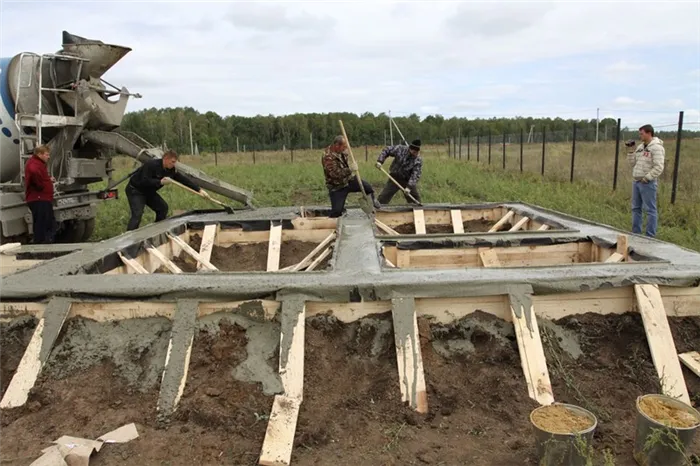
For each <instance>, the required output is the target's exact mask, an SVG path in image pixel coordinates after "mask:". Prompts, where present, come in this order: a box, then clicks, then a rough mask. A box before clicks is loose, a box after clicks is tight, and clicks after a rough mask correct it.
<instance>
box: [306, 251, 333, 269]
mask: <svg viewBox="0 0 700 466" xmlns="http://www.w3.org/2000/svg"><path fill="white" fill-rule="evenodd" d="M332 249H333V246H328V247H326V249H325V250H324V251H323V252H322V253H321V254H320V255H319V256H318V257H317V258H316V260H314V261H313V262H312V263H311V265H309V266H308V267H307V269H306V271H307V272H311V271H312V270H314V269H315V268H316V267H318V265H319V264H320V263H321V262H323V261H324V260H326V257H328V256H330V255H331V252H332Z"/></svg>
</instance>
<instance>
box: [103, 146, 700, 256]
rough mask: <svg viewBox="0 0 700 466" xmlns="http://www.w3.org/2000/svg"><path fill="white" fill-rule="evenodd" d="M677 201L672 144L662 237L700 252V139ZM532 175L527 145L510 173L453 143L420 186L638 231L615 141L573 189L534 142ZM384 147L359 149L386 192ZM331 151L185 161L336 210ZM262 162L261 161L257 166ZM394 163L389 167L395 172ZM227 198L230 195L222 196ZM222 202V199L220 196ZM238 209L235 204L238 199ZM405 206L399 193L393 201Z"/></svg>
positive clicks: (551, 154) (147, 218) (182, 204)
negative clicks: (378, 165)
mask: <svg viewBox="0 0 700 466" xmlns="http://www.w3.org/2000/svg"><path fill="white" fill-rule="evenodd" d="M682 146H683V152H682V154H681V163H682V165H681V166H682V169H681V170H680V175H681V176H680V177H679V187H678V195H677V201H676V204H675V205H671V204H670V198H671V175H672V171H673V154H674V151H675V149H674V148H673V145H672V143H671V144H668V143H667V144H666V155H667V156H666V161H667V162H666V168H665V171H664V174H663V176H662V180H661V183H660V187H659V202H658V207H659V231H658V236H657V237H658V238H659V239H662V240H665V241H670V242H673V243H676V244H679V245H681V246H684V247H687V248H690V249H694V250H696V251H700V181H698V180H699V179H700V141H697V140H690V141H684V142H683V145H682ZM523 149H524V150H523V168H524V173H520V172H519V157H520V146H519V145H512V146H508V147H507V148H506V167H507V169H506V171H505V172H504V170H503V169H502V147H501V146H498V145H494V146H492V149H491V165H490V166H489V165H488V148H487V147H486V145H485V144H482V147H481V148H480V162H479V163H477V162H476V161H475V160H474V159H475V157H476V147H475V146H474V145H472V146H471V147H470V155H471V158H472V160H471V161H469V162H467V161H466V160H465V159H466V154H467V149H466V145H465V146H463V147H462V160H461V161H460V160H453V159H450V158H448V156H447V147H446V146H441V147H438V146H434V147H426V148H424V150H423V156H424V158H425V166H424V173H423V178H422V180H421V182H420V184H419V189H420V190H421V194H422V196H423V202H426V203H437V202H451V203H468V202H484V201H487V202H491V201H495V202H501V201H522V202H527V203H531V204H535V205H539V206H542V207H545V208H550V209H554V210H558V211H561V212H565V213H569V214H572V215H576V216H580V217H583V218H586V219H590V220H593V221H596V222H600V223H604V224H608V225H611V226H614V227H617V228H621V229H624V230H629V229H630V228H631V212H630V192H631V174H630V169H629V168H628V166H627V162H626V159H625V149H624V148H621V151H620V162H619V177H618V189H617V190H616V191H613V190H612V176H613V165H614V164H613V160H614V153H615V150H614V143H600V144H599V145H597V146H596V145H595V144H594V143H579V144H577V151H576V168H575V170H576V171H575V182H574V183H570V182H569V181H568V180H569V174H570V160H571V159H570V157H571V145H570V144H565V143H562V144H558V143H551V144H548V145H547V156H546V157H547V158H546V164H545V177H544V178H543V177H542V176H540V175H539V172H540V167H541V165H540V163H541V156H542V155H541V154H542V146H541V145H525V146H524V148H523ZM379 150H380V148H378V147H369V148H368V149H367V159H368V160H369V161H368V162H365V147H357V148H355V149H354V153H355V157H356V158H357V159H358V162H359V166H360V172H361V174H362V176H363V178H365V179H367V180H368V181H369V182H370V183H371V184H372V185H373V186H374V188H375V190H376V191H379V190H381V188H382V186H383V185H384V183H385V181H386V178H385V177H384V175H383V174H382V173H381V172H379V171H378V170H376V169H375V168H374V166H373V162H372V161H373V160H375V159H376V156H377V154H378V153H379ZM320 156H321V151H319V150H314V151H309V150H306V151H295V152H294V155H293V157H294V162H293V163H292V162H291V157H292V154H291V152H289V151H287V152H257V153H255V154H253V153H252V152H247V153H239V154H235V153H234V154H218V156H217V157H216V159H217V164H216V165H215V157H214V155H211V154H204V155H201V156H198V157H192V156H183V157H182V159H181V160H182V161H183V162H185V163H187V164H190V165H193V166H196V167H198V168H200V169H203V170H205V171H206V172H207V173H208V174H210V175H212V176H215V177H218V178H221V179H223V180H225V181H227V182H229V183H232V184H234V185H236V186H239V187H241V188H244V189H247V190H249V191H252V192H253V194H254V198H255V202H256V205H257V206H261V207H263V206H285V205H297V206H298V205H309V204H321V205H327V204H328V197H327V191H326V189H325V186H324V181H323V172H322V169H321V166H320ZM253 157H255V164H253ZM389 163H390V160H389V161H387V163H386V164H385V166H386V167H387V168H388V164H389ZM132 166H133V160H132V159H129V158H120V159H118V160H117V161H115V167H116V168H117V172H116V174H115V178H118V177H120V176H123V175H124V174H126V173H128V170H129V169H130V168H131V167H132ZM125 184H126V183H124V184H122V185H121V186H120V187H119V188H120V197H121V199H119V200H117V201H112V202H107V203H104V204H103V205H101V206H100V208H99V212H98V219H97V230H96V232H95V236H94V237H93V240H100V239H105V238H109V237H112V236H114V235H118V234H121V233H123V232H124V230H125V228H126V223H127V221H128V218H129V207H128V203H127V201H126V196H125V195H124V192H123V189H124V186H125ZM161 193H162V195H163V197H164V198H165V200H166V201H167V202H168V204H169V205H170V209H171V212H172V211H174V210H191V209H197V208H217V207H216V205H214V204H211V203H207V202H206V201H204V200H203V199H201V198H199V197H197V196H194V195H192V194H190V193H188V192H185V191H183V190H181V189H179V188H177V187H175V186H172V187H166V188H163V189H162V190H161ZM358 196H359V194H356V195H350V196H349V198H348V205H349V206H356V205H357V199H358ZM219 198H220V197H219ZM220 199H221V198H220ZM231 203H232V204H234V205H235V203H234V202H233V201H231ZM402 203H404V200H403V197H402V196H400V195H397V196H395V198H394V200H393V202H392V204H402ZM153 219H154V215H153V213H152V212H151V211H150V210H148V209H147V213H146V214H145V215H144V219H143V221H142V225H144V224H146V223H150V222H152V221H153Z"/></svg>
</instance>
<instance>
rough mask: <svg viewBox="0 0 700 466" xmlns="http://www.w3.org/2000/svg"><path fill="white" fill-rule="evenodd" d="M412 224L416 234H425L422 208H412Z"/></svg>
mask: <svg viewBox="0 0 700 466" xmlns="http://www.w3.org/2000/svg"><path fill="white" fill-rule="evenodd" d="M413 224H414V225H415V227H416V234H417V235H424V234H425V214H424V213H423V209H413Z"/></svg>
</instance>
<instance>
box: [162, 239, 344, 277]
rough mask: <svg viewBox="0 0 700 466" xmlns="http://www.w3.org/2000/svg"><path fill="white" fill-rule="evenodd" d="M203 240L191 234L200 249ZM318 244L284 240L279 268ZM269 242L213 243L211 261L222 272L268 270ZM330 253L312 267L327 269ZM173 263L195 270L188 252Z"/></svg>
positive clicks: (308, 251)
mask: <svg viewBox="0 0 700 466" xmlns="http://www.w3.org/2000/svg"><path fill="white" fill-rule="evenodd" d="M201 242H202V239H201V237H200V236H199V235H194V236H193V237H192V240H191V241H190V246H192V248H194V249H195V250H196V251H199V247H200V245H201ZM316 246H318V243H313V242H309V241H296V240H290V241H284V242H282V245H281V248H280V269H283V268H285V267H288V266H290V265H295V264H298V263H299V262H301V261H302V259H304V258H305V257H306V256H307V255H308V254H309V253H310V252H311V251H313V250H314V249H315V248H316ZM267 249H268V243H253V244H233V245H231V246H228V247H221V246H214V247H213V248H212V252H211V259H210V262H211V263H212V264H213V265H214V266H216V268H218V269H219V270H220V271H222V272H264V271H266V270H267ZM330 260H331V256H330V255H329V256H328V257H326V258H325V259H324V260H323V261H321V263H320V264H319V265H318V266H317V267H316V268H315V269H314V270H315V271H321V270H326V269H327V268H328V266H329V264H330ZM173 262H175V264H176V265H177V266H178V267H180V268H181V269H182V271H183V272H186V273H195V272H196V271H197V262H196V261H195V260H194V259H193V258H192V257H190V256H189V255H187V254H181V255H180V257H177V258H175V259H174V260H173Z"/></svg>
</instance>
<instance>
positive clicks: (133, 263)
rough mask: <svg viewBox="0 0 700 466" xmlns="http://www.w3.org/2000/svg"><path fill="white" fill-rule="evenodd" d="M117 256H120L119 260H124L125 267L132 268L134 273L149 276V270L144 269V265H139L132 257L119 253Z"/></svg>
mask: <svg viewBox="0 0 700 466" xmlns="http://www.w3.org/2000/svg"><path fill="white" fill-rule="evenodd" d="M117 254H118V255H119V258H120V259H121V260H122V262H123V263H124V265H126V266H127V267H129V268H131V269H132V270H133V271H134V272H136V273H140V274H148V270H146V269H145V268H143V265H141V264H139V263H138V262H136V261H135V260H134V259H131V258H130V257H126V256H125V255H124V254H122V253H121V252H118V253H117Z"/></svg>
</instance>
